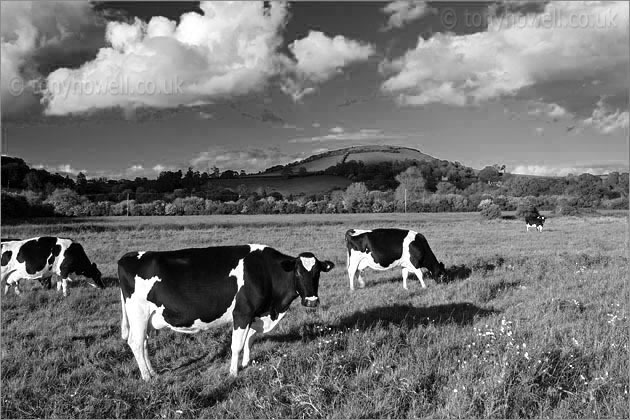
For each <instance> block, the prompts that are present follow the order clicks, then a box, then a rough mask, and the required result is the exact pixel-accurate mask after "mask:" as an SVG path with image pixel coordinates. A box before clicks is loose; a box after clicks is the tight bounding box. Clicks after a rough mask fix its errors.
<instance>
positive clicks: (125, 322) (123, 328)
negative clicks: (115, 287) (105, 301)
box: [120, 289, 129, 340]
mask: <svg viewBox="0 0 630 420" xmlns="http://www.w3.org/2000/svg"><path fill="white" fill-rule="evenodd" d="M120 304H121V307H122V321H121V322H120V335H121V336H122V339H123V340H126V339H128V338H129V318H128V317H127V308H126V307H125V296H123V292H122V289H121V290H120Z"/></svg>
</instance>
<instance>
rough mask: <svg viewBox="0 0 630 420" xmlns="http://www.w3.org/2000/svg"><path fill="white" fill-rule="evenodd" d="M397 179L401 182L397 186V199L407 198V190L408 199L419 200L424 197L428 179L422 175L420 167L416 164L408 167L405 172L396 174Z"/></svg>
mask: <svg viewBox="0 0 630 420" xmlns="http://www.w3.org/2000/svg"><path fill="white" fill-rule="evenodd" d="M396 181H398V182H399V184H400V185H398V188H396V194H395V197H396V200H399V201H402V200H404V199H405V190H406V191H407V200H408V201H418V200H420V199H422V198H423V197H424V194H425V193H426V191H427V190H426V180H425V178H424V177H423V176H422V173H421V171H420V169H419V168H418V167H416V166H411V167H409V168H407V170H405V171H404V172H401V173H399V174H398V175H396Z"/></svg>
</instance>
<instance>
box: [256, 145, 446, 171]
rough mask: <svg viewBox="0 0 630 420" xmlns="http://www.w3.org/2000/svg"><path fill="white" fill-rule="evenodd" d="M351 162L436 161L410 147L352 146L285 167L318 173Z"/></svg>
mask: <svg viewBox="0 0 630 420" xmlns="http://www.w3.org/2000/svg"><path fill="white" fill-rule="evenodd" d="M352 160H355V161H357V162H358V161H362V162H363V163H365V164H373V163H381V162H395V161H404V160H417V161H434V160H438V159H436V158H434V157H433V156H430V155H427V154H426V153H422V152H421V151H419V150H417V149H412V148H411V147H400V146H354V147H346V148H343V149H337V150H331V151H328V152H324V153H319V154H316V155H313V156H310V157H308V158H306V159H304V160H301V161H299V162H294V163H290V164H288V165H286V167H290V168H292V169H293V170H294V172H297V171H299V170H300V168H304V169H306V171H307V172H319V171H323V170H326V169H327V168H329V167H331V166H335V165H337V164H338V163H344V162H350V161H352ZM281 171H282V166H280V165H278V166H274V167H272V168H269V169H267V170H266V171H265V172H264V173H265V174H266V175H279V174H280V173H281Z"/></svg>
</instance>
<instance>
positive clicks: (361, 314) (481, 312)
mask: <svg viewBox="0 0 630 420" xmlns="http://www.w3.org/2000/svg"><path fill="white" fill-rule="evenodd" d="M494 313H497V311H495V310H493V309H485V308H480V307H478V306H475V305H473V304H472V303H468V302H461V303H447V304H442V305H433V306H427V307H419V308H418V307H414V306H411V305H388V306H379V307H375V308H370V309H368V310H367V311H358V312H355V313H354V314H352V315H349V316H347V317H344V318H342V319H341V320H339V322H338V323H336V325H337V326H338V327H341V328H360V329H367V328H372V327H375V326H377V325H384V326H389V325H399V326H407V327H409V328H414V327H417V326H419V325H423V326H427V325H430V324H433V325H446V324H457V325H469V324H471V323H472V322H473V320H474V318H475V317H486V316H489V315H492V314H494Z"/></svg>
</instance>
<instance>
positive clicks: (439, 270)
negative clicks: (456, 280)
mask: <svg viewBox="0 0 630 420" xmlns="http://www.w3.org/2000/svg"><path fill="white" fill-rule="evenodd" d="M447 274H448V273H447V272H446V267H444V263H442V262H440V263H438V264H437V265H436V266H435V268H434V269H433V270H432V271H431V277H432V278H433V280H435V281H436V282H437V283H443V282H444V280H446V276H447Z"/></svg>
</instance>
